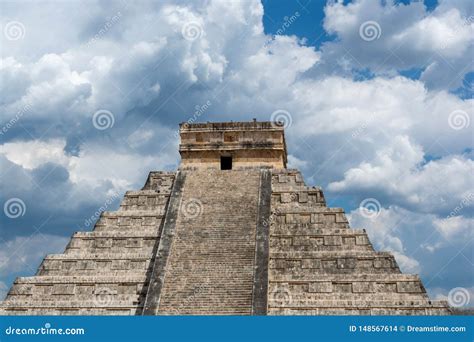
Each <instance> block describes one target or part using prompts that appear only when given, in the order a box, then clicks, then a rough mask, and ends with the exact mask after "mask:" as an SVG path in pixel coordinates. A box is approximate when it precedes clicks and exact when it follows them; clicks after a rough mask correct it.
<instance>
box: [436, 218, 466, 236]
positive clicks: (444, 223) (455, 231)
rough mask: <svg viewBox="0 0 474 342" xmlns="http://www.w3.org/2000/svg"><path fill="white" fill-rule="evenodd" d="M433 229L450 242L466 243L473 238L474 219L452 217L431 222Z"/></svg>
mask: <svg viewBox="0 0 474 342" xmlns="http://www.w3.org/2000/svg"><path fill="white" fill-rule="evenodd" d="M433 224H434V226H435V228H436V229H437V230H438V231H439V232H441V234H442V235H443V236H444V237H445V238H446V239H449V240H451V241H453V240H454V239H456V238H458V239H463V240H464V241H468V240H469V239H472V238H473V237H474V219H472V218H466V217H463V216H452V217H447V218H442V219H435V220H434V221H433Z"/></svg>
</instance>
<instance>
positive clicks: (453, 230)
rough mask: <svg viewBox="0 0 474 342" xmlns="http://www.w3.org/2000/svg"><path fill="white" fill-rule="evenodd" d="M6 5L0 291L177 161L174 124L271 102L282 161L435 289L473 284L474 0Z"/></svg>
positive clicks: (255, 113) (262, 111)
mask: <svg viewBox="0 0 474 342" xmlns="http://www.w3.org/2000/svg"><path fill="white" fill-rule="evenodd" d="M0 9H1V11H0V24H1V27H2V35H1V47H0V49H1V51H0V52H1V58H2V60H1V65H0V80H1V82H0V94H2V95H1V101H0V127H1V131H0V177H1V178H0V203H1V204H2V206H3V207H5V208H6V207H7V203H8V204H9V205H11V203H12V201H10V200H15V201H17V202H16V203H19V204H20V213H21V214H23V215H19V217H10V216H15V215H12V214H11V212H8V211H6V210H3V211H2V212H0V223H1V226H0V297H1V296H3V295H4V293H5V291H6V289H7V288H8V287H9V286H10V284H11V282H12V281H13V279H14V278H15V277H16V276H19V275H32V274H34V272H35V271H36V268H37V266H38V265H39V263H40V261H41V259H42V258H43V256H44V255H45V254H46V253H53V252H61V251H62V250H63V249H64V247H65V245H66V243H67V242H68V240H69V237H70V235H71V234H72V233H73V232H74V231H77V230H87V229H90V227H88V226H87V225H86V219H87V218H88V217H90V216H91V215H92V214H93V213H94V212H95V211H96V210H97V208H99V207H100V206H101V205H103V203H105V202H106V201H107V199H108V198H111V197H113V198H115V194H116V193H119V194H123V193H124V191H126V190H129V189H137V188H140V187H141V186H142V185H143V182H144V181H145V179H146V175H147V173H148V172H149V171H150V170H174V169H176V167H177V165H178V163H179V155H178V153H177V146H178V140H177V138H176V130H177V127H178V123H179V122H183V121H188V120H191V119H197V120H198V121H228V120H234V121H237V120H251V119H252V118H257V119H259V120H270V119H271V118H272V117H274V116H275V115H276V114H275V113H277V114H278V113H280V114H281V115H283V116H282V118H283V119H284V121H285V123H286V126H287V128H286V134H287V142H288V150H289V154H290V156H289V161H290V165H291V167H296V168H299V169H300V170H301V171H302V172H303V174H304V176H305V180H306V182H307V183H308V184H309V185H319V186H322V187H323V190H324V191H325V195H326V199H327V202H328V204H329V205H330V206H340V207H343V208H344V209H345V210H346V213H347V215H348V217H349V218H350V221H351V225H352V226H353V227H354V228H366V229H367V231H368V233H369V236H370V238H371V240H372V242H373V244H374V245H375V247H376V248H377V249H379V250H390V251H392V252H393V253H394V254H395V256H396V258H397V260H398V262H399V264H400V266H401V268H402V270H403V271H405V272H409V273H419V274H420V275H421V277H422V278H423V281H424V284H425V286H426V287H427V289H428V291H429V292H430V294H431V295H432V297H434V298H444V297H446V296H447V295H448V293H449V291H450V290H451V289H453V288H456V287H463V288H465V289H466V290H467V291H468V292H469V293H470V294H471V297H472V295H473V294H474V281H473V280H474V279H473V273H474V272H473V271H474V270H473V250H474V249H473V247H474V246H473V245H474V244H473V238H474V233H473V222H474V221H473V220H474V219H473V206H474V204H473V203H474V184H473V179H472V171H473V165H474V162H473V155H472V146H473V130H472V125H473V124H472V112H473V100H472V95H473V86H472V85H473V80H474V68H473V62H472V56H473V35H472V29H473V27H474V20H473V15H474V11H473V5H472V4H471V2H470V1H467V0H455V1H425V2H422V1H413V2H410V1H399V2H394V1H383V2H378V1H368V0H360V1H353V2H350V1H344V2H337V1H330V2H328V3H326V2H324V1H308V0H299V1H279V0H277V1H263V2H260V1H258V0H252V1H250V0H249V1H241V2H239V1H233V2H224V1H204V0H201V1H193V2H191V1H189V2H188V1H160V2H158V1H154V2H153V1H150V2H138V3H133V4H131V3H127V2H125V1H109V2H101V1H90V2H89V3H88V6H83V5H81V3H80V2H79V1H69V2H62V3H57V2H47V1H42V2H38V3H31V2H13V1H12V2H2V3H1V4H0ZM282 113H283V114H282ZM97 118H102V119H104V120H105V121H99V120H97ZM18 200H19V201H20V202H19V201H18ZM361 203H362V206H364V205H367V203H369V204H368V205H374V208H375V211H374V215H365V213H366V212H365V211H364V210H361V209H360V207H361ZM23 204H24V205H23ZM117 205H118V201H115V206H117ZM7 214H8V215H7ZM368 216H369V217H368ZM469 305H472V301H471V303H470V304H469Z"/></svg>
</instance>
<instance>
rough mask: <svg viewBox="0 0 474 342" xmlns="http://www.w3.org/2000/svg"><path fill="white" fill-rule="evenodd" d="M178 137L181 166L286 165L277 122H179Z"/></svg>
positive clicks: (280, 130) (232, 167)
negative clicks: (179, 137)
mask: <svg viewBox="0 0 474 342" xmlns="http://www.w3.org/2000/svg"><path fill="white" fill-rule="evenodd" d="M180 136H181V144H180V145H179V153H180V154H181V166H182V167H184V168H186V167H190V168H199V169H206V168H213V169H221V170H230V169H239V168H245V167H273V168H276V169H284V168H286V163H287V152H286V143H285V134H284V129H283V126H282V125H281V124H279V123H275V122H257V121H255V120H254V121H252V122H208V123H197V124H188V123H182V124H180Z"/></svg>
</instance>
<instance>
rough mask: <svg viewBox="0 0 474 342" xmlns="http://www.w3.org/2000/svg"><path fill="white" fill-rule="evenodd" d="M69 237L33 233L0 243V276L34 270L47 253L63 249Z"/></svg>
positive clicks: (58, 251) (59, 251) (31, 272)
mask: <svg viewBox="0 0 474 342" xmlns="http://www.w3.org/2000/svg"><path fill="white" fill-rule="evenodd" d="M69 239H70V238H69V237H65V236H58V235H50V234H41V233H35V234H33V235H31V236H18V237H16V238H14V239H13V240H8V241H2V242H1V243H0V276H2V277H4V276H6V275H9V274H14V273H18V272H20V271H27V272H28V273H30V274H33V273H35V272H36V270H37V268H38V266H39V264H40V262H41V260H43V258H44V256H45V255H46V254H47V253H61V252H62V251H64V248H65V247H66V244H67V243H68V241H69Z"/></svg>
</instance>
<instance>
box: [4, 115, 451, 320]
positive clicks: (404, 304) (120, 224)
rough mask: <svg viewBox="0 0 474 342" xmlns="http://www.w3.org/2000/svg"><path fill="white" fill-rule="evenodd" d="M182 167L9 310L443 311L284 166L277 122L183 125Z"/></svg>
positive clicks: (139, 196) (75, 240)
mask: <svg viewBox="0 0 474 342" xmlns="http://www.w3.org/2000/svg"><path fill="white" fill-rule="evenodd" d="M180 135H181V145H180V154H181V158H182V161H181V166H180V169H179V170H178V171H176V172H151V173H150V174H149V176H148V179H147V181H146V183H145V186H144V187H143V188H142V189H141V190H139V191H129V192H127V193H126V194H125V196H124V198H123V200H122V203H121V205H120V208H119V210H117V211H114V212H103V213H102V215H101V217H100V219H99V220H98V221H97V223H96V225H95V227H94V230H93V231H90V232H77V233H75V234H74V235H73V236H72V239H71V241H70V243H69V245H68V246H67V247H66V250H65V251H64V253H62V254H53V255H48V256H46V257H45V259H44V260H43V262H42V264H41V266H40V267H39V269H38V272H37V274H36V275H35V276H32V277H20V278H17V279H16V280H15V283H14V284H13V286H12V288H11V289H10V291H9V293H8V295H7V297H6V299H5V301H4V302H2V303H1V305H0V314H7V315H40V314H44V315H178V314H205V315H208V314H209V315H221V314H224V315H227V314H235V315H446V314H450V313H451V309H450V308H449V306H448V305H447V303H446V302H443V301H432V300H430V299H429V297H428V295H427V294H426V291H425V289H424V287H423V285H422V283H421V281H420V279H419V277H418V276H417V275H408V274H402V273H401V272H400V269H399V267H398V266H397V262H396V261H395V259H394V257H393V255H392V254H390V253H388V252H377V251H375V250H374V248H373V247H372V245H371V243H370V241H369V239H368V237H367V234H366V232H365V230H363V229H351V228H350V227H349V223H348V221H347V219H346V216H345V214H344V211H343V209H341V208H328V207H327V206H326V202H325V199H324V195H323V192H322V190H321V189H320V188H317V187H308V186H306V185H305V183H304V181H303V178H302V176H301V174H300V172H299V171H297V170H292V169H287V168H286V156H287V153H286V144H285V137H284V129H283V127H282V126H281V125H280V124H279V123H273V122H256V121H253V122H234V123H232V122H231V123H204V124H181V125H180Z"/></svg>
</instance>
